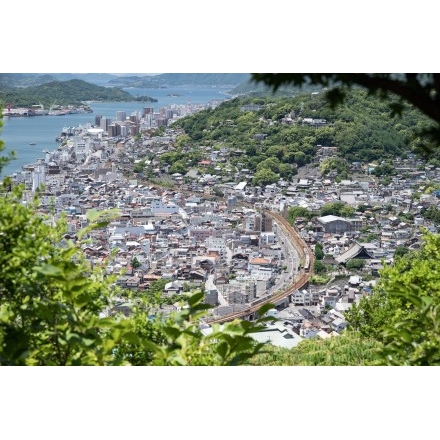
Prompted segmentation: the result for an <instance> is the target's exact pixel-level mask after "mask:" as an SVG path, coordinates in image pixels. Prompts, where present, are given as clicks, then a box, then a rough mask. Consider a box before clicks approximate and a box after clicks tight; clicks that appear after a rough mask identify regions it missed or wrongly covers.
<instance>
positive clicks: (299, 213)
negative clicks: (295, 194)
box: [287, 206, 314, 224]
mask: <svg viewBox="0 0 440 440" xmlns="http://www.w3.org/2000/svg"><path fill="white" fill-rule="evenodd" d="M300 217H301V218H305V219H306V220H311V219H312V218H313V217H314V215H313V214H312V213H311V212H310V210H308V209H307V208H303V207H301V206H291V207H290V208H289V210H288V212H287V218H288V220H289V222H290V224H293V223H295V221H296V219H297V218H300Z"/></svg>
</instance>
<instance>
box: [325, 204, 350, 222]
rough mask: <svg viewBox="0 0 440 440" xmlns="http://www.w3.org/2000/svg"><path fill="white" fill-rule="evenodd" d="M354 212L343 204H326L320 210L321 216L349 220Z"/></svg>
mask: <svg viewBox="0 0 440 440" xmlns="http://www.w3.org/2000/svg"><path fill="white" fill-rule="evenodd" d="M354 212H355V210H354V208H353V207H351V206H350V205H348V204H347V203H345V202H331V203H326V204H325V205H324V206H323V207H322V208H321V216H325V215H336V216H338V217H344V218H349V217H352V216H353V214H354Z"/></svg>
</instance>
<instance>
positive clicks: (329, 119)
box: [177, 90, 428, 170]
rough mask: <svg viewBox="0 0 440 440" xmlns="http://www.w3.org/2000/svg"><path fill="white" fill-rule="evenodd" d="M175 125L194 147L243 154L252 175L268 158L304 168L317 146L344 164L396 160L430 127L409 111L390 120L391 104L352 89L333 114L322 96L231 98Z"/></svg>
mask: <svg viewBox="0 0 440 440" xmlns="http://www.w3.org/2000/svg"><path fill="white" fill-rule="evenodd" d="M245 104H255V105H258V106H259V107H258V110H257V109H256V108H254V109H253V110H252V111H249V110H246V109H245V108H243V106H244V105H245ZM311 120H313V121H311ZM317 120H318V121H317ZM177 124H178V125H179V126H181V127H182V128H183V129H184V130H185V132H186V133H187V134H188V136H189V137H190V139H191V140H192V142H193V143H194V144H196V143H198V144H199V145H206V146H213V145H215V144H219V143H223V144H224V145H225V146H229V147H234V148H237V149H241V150H243V151H244V152H245V153H246V154H245V155H243V156H241V157H240V162H244V163H245V164H244V166H247V167H248V168H250V169H251V170H255V169H256V166H257V164H258V163H260V162H261V161H262V160H264V159H265V158H268V157H276V158H277V159H278V160H279V161H280V162H281V163H284V164H286V163H289V164H293V163H296V164H297V165H302V164H304V163H308V162H310V161H311V160H312V159H313V157H314V155H315V152H316V146H317V145H323V146H335V147H338V154H339V155H340V156H341V157H343V158H345V159H347V160H348V161H361V162H366V161H372V160H378V159H382V158H383V159H385V158H391V157H396V156H400V155H403V154H405V153H407V152H408V151H409V150H411V149H412V148H413V147H414V142H415V141H414V133H415V132H416V131H417V130H418V129H419V128H421V127H422V126H426V125H428V120H427V118H426V117H424V116H423V115H422V114H421V113H420V112H419V111H417V110H416V109H414V108H412V107H409V106H407V107H406V109H405V110H404V112H403V113H402V115H401V116H393V115H392V114H391V111H390V108H389V103H385V102H383V101H381V100H379V99H378V98H375V97H371V96H368V95H367V93H366V92H365V91H362V90H352V91H351V92H349V94H348V96H347V99H346V102H345V103H344V104H343V105H341V106H339V107H337V108H335V109H332V108H331V107H330V105H329V104H328V103H327V101H326V99H325V96H324V93H323V92H321V93H318V92H315V93H307V94H302V95H298V96H296V97H290V98H286V97H284V98H274V97H271V96H269V97H260V98H255V97H253V98H250V97H248V98H235V99H233V100H229V101H226V102H224V103H223V104H222V105H220V106H219V107H217V108H216V109H213V110H204V111H202V112H199V113H197V114H196V115H194V116H190V117H187V118H182V119H181V120H179V121H178V122H177Z"/></svg>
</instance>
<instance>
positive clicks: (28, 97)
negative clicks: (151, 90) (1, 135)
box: [0, 75, 157, 108]
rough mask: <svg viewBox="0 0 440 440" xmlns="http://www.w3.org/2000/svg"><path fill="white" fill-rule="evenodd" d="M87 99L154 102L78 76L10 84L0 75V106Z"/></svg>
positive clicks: (78, 103)
mask: <svg viewBox="0 0 440 440" xmlns="http://www.w3.org/2000/svg"><path fill="white" fill-rule="evenodd" d="M86 101H99V102H110V101H113V102H115V101H116V102H130V101H139V102H157V99H155V98H152V97H150V96H138V97H135V96H133V95H131V94H130V93H128V92H126V91H124V90H121V89H120V88H118V87H104V86H98V85H95V84H91V83H88V82H86V81H83V80H79V79H72V80H68V81H52V82H49V83H45V84H41V85H38V86H29V87H11V86H9V85H6V86H5V85H4V83H3V82H2V81H1V75H0V106H1V107H3V108H7V107H14V108H31V107H32V106H35V105H39V106H42V107H44V108H51V107H53V106H64V107H65V106H69V105H70V106H81V105H83V104H84V102H86Z"/></svg>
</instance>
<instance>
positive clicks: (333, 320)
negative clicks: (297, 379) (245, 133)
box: [11, 108, 440, 347]
mask: <svg viewBox="0 0 440 440" xmlns="http://www.w3.org/2000/svg"><path fill="white" fill-rule="evenodd" d="M245 110H246V111H249V109H245ZM183 114H184V112H182V113H181V112H180V111H178V110H176V109H172V108H168V109H163V111H162V112H160V113H158V114H156V113H154V112H153V110H152V108H145V109H144V113H143V114H142V115H131V116H128V117H127V115H126V114H125V113H124V112H118V114H117V115H116V118H115V120H110V119H108V118H102V117H100V116H96V117H95V124H94V125H92V124H87V125H86V126H79V127H65V128H63V130H62V132H61V133H60V134H59V141H60V145H59V147H58V148H57V149H56V150H55V151H52V152H50V151H46V153H45V157H44V158H42V159H40V160H38V162H37V163H35V164H29V165H28V166H26V167H24V169H23V171H22V172H20V173H15V174H14V175H13V176H11V177H12V182H13V185H17V184H23V185H24V186H25V188H26V191H25V195H26V197H28V200H29V201H30V200H31V199H32V197H33V195H34V194H35V193H36V192H39V195H40V200H41V206H40V212H41V214H46V215H51V216H52V220H53V221H55V220H57V219H58V218H60V217H61V216H62V215H64V216H65V218H66V219H67V224H68V229H69V232H68V237H66V238H71V239H75V236H76V234H77V233H78V231H80V230H81V229H82V228H84V227H86V226H87V225H88V222H89V220H88V217H87V212H88V211H89V210H98V211H100V210H108V209H118V210H119V211H118V212H119V213H118V217H117V218H115V219H113V220H112V221H111V222H110V223H109V225H108V226H107V227H106V228H101V229H97V230H94V231H91V232H90V234H89V236H90V244H87V245H85V246H84V247H83V252H84V255H85V256H86V258H87V259H88V261H89V262H90V264H91V265H93V266H96V265H97V266H102V267H105V268H106V269H105V270H106V272H107V274H109V275H110V274H112V275H115V276H116V283H117V285H118V286H120V287H121V288H122V289H129V290H130V291H138V290H146V289H148V288H149V287H150V286H151V285H152V284H153V283H154V282H157V281H158V280H164V281H165V283H164V287H163V295H164V296H165V297H168V298H170V299H173V300H175V301H174V302H171V301H169V304H165V305H163V306H162V312H164V313H169V312H172V311H175V310H178V309H179V308H180V307H181V305H180V304H181V303H180V301H178V297H179V295H182V294H184V293H188V292H192V291H195V290H202V291H203V292H204V295H205V302H206V303H208V304H210V305H212V306H213V308H212V309H211V310H210V312H209V313H210V314H209V315H208V318H207V319H206V331H209V319H210V318H213V319H214V318H216V317H219V316H228V315H229V314H231V313H233V312H234V311H236V310H240V309H245V308H247V307H248V306H249V305H250V304H253V303H255V302H256V301H262V300H264V299H269V298H270V297H271V295H272V294H273V293H275V292H280V291H282V290H283V289H285V288H286V286H287V285H289V284H290V283H291V282H292V280H293V279H294V278H295V276H296V275H297V274H299V273H301V272H302V271H304V270H305V267H304V263H305V262H304V261H303V258H301V255H300V253H299V252H298V249H296V248H295V246H294V244H293V243H291V242H289V240H288V237H287V236H286V234H284V233H283V229H282V228H281V225H280V224H278V222H277V220H276V218H275V217H273V216H272V215H271V213H277V214H281V215H282V216H284V217H285V218H287V216H288V212H289V209H291V208H292V207H301V208H304V209H305V210H307V212H310V214H312V215H313V214H314V216H311V219H309V218H306V217H304V216H299V217H296V218H295V219H294V221H293V225H292V227H293V228H294V230H295V231H296V233H297V234H299V235H300V237H301V238H302V240H303V241H304V242H305V243H307V246H308V247H309V248H310V249H311V251H312V252H315V251H316V247H317V245H319V247H320V248H321V249H322V252H323V258H321V259H320V265H321V268H322V266H323V265H325V271H324V272H325V273H324V272H323V273H324V275H322V276H313V277H312V278H311V280H310V283H308V285H307V286H306V287H305V288H303V289H300V290H297V291H295V292H294V293H293V294H292V295H289V296H288V297H286V298H285V299H283V300H282V301H278V302H276V303H275V308H274V309H272V310H271V311H269V312H268V314H269V315H270V316H273V317H274V318H277V321H276V322H275V323H273V324H271V325H268V326H267V332H262V333H260V334H258V336H255V337H256V338H258V339H259V340H261V341H270V342H271V343H273V344H275V345H279V346H283V347H292V346H295V345H296V344H298V343H299V342H300V341H301V340H303V339H307V338H316V337H318V338H329V337H333V336H337V335H338V334H339V333H340V332H341V331H342V330H343V329H344V328H345V325H346V323H345V320H344V312H345V311H347V310H348V309H350V308H351V307H352V305H353V304H355V303H357V302H358V301H359V300H360V298H362V296H364V295H369V294H371V292H372V288H373V286H374V284H375V282H376V281H377V278H378V275H379V272H380V270H381V268H382V267H383V266H384V265H386V264H390V263H392V261H393V258H394V256H395V253H396V252H399V251H400V250H402V249H403V248H405V249H417V248H418V247H419V246H420V240H421V237H422V232H423V230H424V229H427V230H429V231H432V232H437V228H436V225H435V223H433V222H431V221H428V220H427V219H426V218H425V217H424V216H423V215H422V213H423V211H424V210H426V209H428V208H430V207H436V206H437V205H438V197H439V196H440V193H439V192H438V191H429V190H428V191H427V192H426V190H427V189H429V186H430V185H431V184H432V183H439V182H440V169H438V168H435V167H434V166H427V165H426V164H425V163H424V162H423V161H421V160H420V159H417V158H416V157H415V156H414V155H408V156H407V157H406V158H404V159H396V160H395V161H394V168H395V170H396V172H397V174H396V175H395V176H393V178H392V180H391V182H390V183H389V184H386V185H384V184H381V183H380V181H379V179H377V178H376V177H375V176H374V175H372V173H371V165H370V164H364V163H359V162H354V163H351V164H350V171H351V179H350V180H340V179H337V177H338V176H337V173H336V172H330V173H329V174H327V175H325V176H323V175H322V174H321V173H320V168H319V165H320V163H322V161H323V160H326V159H328V158H332V157H336V155H337V148H336V147H331V146H322V145H319V146H317V154H316V157H315V159H314V161H313V162H312V163H311V164H309V165H307V166H305V167H302V168H298V174H297V175H295V176H294V178H293V179H292V180H291V181H287V180H284V179H280V180H279V181H278V182H276V183H274V184H270V185H264V186H254V185H252V178H253V174H252V173H251V172H250V171H249V170H248V169H246V168H242V167H240V166H238V167H237V166H232V165H231V164H230V162H229V160H230V158H231V157H237V156H240V154H242V153H243V152H241V151H240V150H239V149H238V148H236V147H231V146H225V145H224V144H221V145H219V146H218V148H216V147H215V146H214V147H208V146H203V145H199V146H198V147H197V151H198V153H200V154H201V155H202V158H201V159H200V160H199V161H198V162H197V163H196V164H195V165H192V166H190V167H188V170H187V171H186V172H185V173H170V168H171V166H170V165H169V164H166V163H164V162H163V161H161V160H160V159H161V156H162V155H164V154H165V153H169V152H172V151H174V150H175V148H176V143H177V142H178V139H179V137H181V136H183V135H184V132H183V131H182V130H179V129H176V128H173V122H175V121H176V120H177V119H178V118H179V117H181V116H182V115H183ZM324 122H325V121H324ZM324 122H322V123H324ZM335 202H342V203H343V204H345V205H347V206H348V207H351V208H353V210H352V212H353V215H352V216H350V217H343V216H339V215H321V210H322V208H323V207H324V206H325V205H328V204H331V203H335ZM359 260H361V264H358V265H355V264H350V262H359ZM130 307H131V303H130V302H129V301H128V300H127V298H124V297H123V296H121V297H119V298H117V299H116V302H115V307H114V308H113V309H109V310H105V311H104V312H103V313H106V314H112V313H115V312H122V313H124V314H129V313H130Z"/></svg>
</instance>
